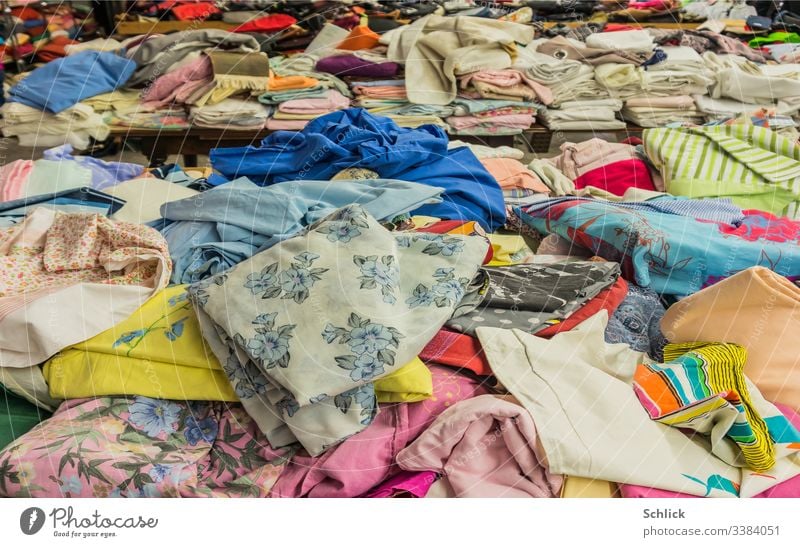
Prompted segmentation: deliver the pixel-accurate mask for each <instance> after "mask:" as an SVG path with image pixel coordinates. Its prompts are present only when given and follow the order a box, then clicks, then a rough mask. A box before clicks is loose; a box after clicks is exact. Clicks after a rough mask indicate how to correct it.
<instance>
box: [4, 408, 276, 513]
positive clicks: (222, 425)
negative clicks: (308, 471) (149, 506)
mask: <svg viewBox="0 0 800 547" xmlns="http://www.w3.org/2000/svg"><path fill="white" fill-rule="evenodd" d="M290 456H291V452H287V451H276V450H273V449H272V448H271V447H270V445H269V443H268V442H267V441H266V439H265V438H264V436H263V435H262V434H261V432H260V431H259V429H258V427H257V426H256V424H255V423H253V421H252V420H251V419H250V418H249V416H247V414H246V413H245V412H244V410H243V409H242V407H241V406H240V405H238V404H233V405H228V404H225V403H196V402H192V403H188V402H179V401H167V400H162V399H150V398H148V397H131V398H125V397H100V398H95V399H75V400H72V401H67V402H65V403H64V404H62V405H61V406H60V407H59V409H58V411H57V412H56V413H55V414H54V415H53V417H52V418H50V419H48V420H46V421H44V422H42V423H41V424H39V425H38V426H36V427H35V428H34V429H32V430H31V431H29V432H28V433H27V434H25V435H23V436H22V437H20V438H18V439H17V440H16V441H15V442H13V443H12V444H10V445H9V446H7V447H6V448H5V449H4V450H2V451H0V496H4V497H9V496H17V497H49V498H62V497H68V498H77V497H87V498H88V497H128V498H139V497H263V496H266V495H268V494H269V492H270V489H271V488H272V485H273V484H274V482H275V480H276V479H277V478H278V476H279V474H280V472H281V471H282V469H283V467H284V464H285V462H286V461H287V458H288V457H290Z"/></svg>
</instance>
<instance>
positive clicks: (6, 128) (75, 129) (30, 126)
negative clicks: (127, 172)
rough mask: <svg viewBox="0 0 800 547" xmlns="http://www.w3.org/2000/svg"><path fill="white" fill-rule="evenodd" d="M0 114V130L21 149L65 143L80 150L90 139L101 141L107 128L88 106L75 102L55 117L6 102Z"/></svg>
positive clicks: (104, 137)
mask: <svg viewBox="0 0 800 547" xmlns="http://www.w3.org/2000/svg"><path fill="white" fill-rule="evenodd" d="M0 111H2V113H3V120H2V121H0V130H2V133H3V136H5V137H17V139H18V141H19V145H20V146H47V147H52V146H60V145H62V144H65V143H69V144H71V145H72V146H73V147H75V148H77V149H80V150H83V149H85V148H87V147H88V146H89V142H90V139H95V140H104V139H106V138H107V137H108V134H109V131H110V130H109V127H108V125H106V123H105V122H104V121H103V117H102V116H100V115H99V114H97V113H95V111H94V110H93V109H92V107H91V106H88V105H86V104H81V103H77V104H76V105H74V106H71V107H70V108H67V109H66V110H63V111H61V112H59V113H58V114H50V113H49V112H43V111H41V110H37V109H35V108H32V107H30V106H27V105H24V104H22V103H17V102H7V103H6V104H4V105H3V106H2V107H1V108H0Z"/></svg>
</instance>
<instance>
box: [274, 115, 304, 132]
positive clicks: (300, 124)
mask: <svg viewBox="0 0 800 547" xmlns="http://www.w3.org/2000/svg"><path fill="white" fill-rule="evenodd" d="M310 121H311V120H275V119H273V118H270V119H268V120H267V123H266V128H267V129H269V130H271V131H300V130H301V129H303V128H304V127H305V126H306V125H307V124H308V122H310Z"/></svg>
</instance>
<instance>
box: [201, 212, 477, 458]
mask: <svg viewBox="0 0 800 547" xmlns="http://www.w3.org/2000/svg"><path fill="white" fill-rule="evenodd" d="M487 247H488V242H487V241H486V240H485V239H483V238H481V237H470V236H455V235H441V234H428V233H419V232H404V233H392V232H389V231H388V230H386V229H385V228H383V227H382V226H381V225H380V224H379V223H378V221H376V220H375V219H374V218H372V217H371V216H369V214H368V213H367V212H366V211H364V209H362V208H361V207H359V206H357V205H350V206H348V207H344V208H342V209H339V210H337V211H336V212H335V213H333V214H331V215H330V216H328V217H326V218H325V219H323V220H321V221H320V222H318V223H316V224H314V225H313V226H311V227H309V228H308V230H307V231H306V232H304V233H302V234H300V235H298V236H297V237H295V238H293V239H290V240H287V241H284V242H283V243H281V244H279V245H277V246H275V247H272V248H270V249H268V250H266V251H263V252H261V253H259V254H257V255H255V256H253V257H252V258H250V259H249V260H247V261H245V262H242V263H241V264H239V265H238V266H235V267H234V268H232V269H230V270H228V271H227V272H225V273H223V274H218V275H216V276H214V277H211V278H209V279H207V280H204V281H202V282H200V283H196V284H194V285H192V286H191V287H190V289H189V293H190V295H191V296H190V298H191V299H192V300H193V302H194V303H195V309H196V310H197V313H198V317H199V319H200V324H201V328H202V330H203V336H204V337H205V338H206V340H207V341H208V342H209V345H210V346H211V347H212V349H213V350H214V352H215V353H216V354H217V357H218V358H219V360H220V362H221V363H223V367H224V369H225V372H226V374H227V375H228V378H229V380H230V381H231V384H232V385H233V387H234V389H235V390H236V394H237V395H238V396H239V398H240V399H241V400H242V404H243V405H244V406H245V408H246V409H247V411H248V413H249V414H250V415H251V416H252V417H253V419H254V420H256V422H257V423H258V424H259V427H261V429H262V431H264V433H265V434H266V435H267V438H268V439H269V441H270V443H271V444H272V445H273V446H274V447H278V446H283V445H285V444H289V443H293V442H297V441H299V442H300V443H301V444H302V445H303V447H304V448H305V449H306V450H307V451H308V452H309V453H310V454H311V455H318V454H320V453H322V452H324V451H325V450H326V449H327V448H329V447H331V446H333V445H334V444H336V443H337V442H339V441H341V440H343V439H345V438H346V437H348V436H350V435H352V434H354V433H357V432H358V431H360V430H362V429H363V428H364V427H366V426H367V425H369V424H370V423H371V422H372V420H373V419H374V417H375V414H376V412H377V404H376V402H375V393H374V388H373V382H374V381H375V380H376V379H378V378H381V377H383V376H386V375H387V374H389V373H390V372H392V371H393V370H396V369H397V368H399V367H401V366H403V365H404V364H406V363H408V362H409V361H410V360H411V359H413V358H414V357H416V356H417V354H418V352H419V351H420V350H421V349H422V348H423V347H424V346H425V344H427V343H428V341H429V340H430V339H431V338H433V336H434V334H435V333H436V331H438V330H439V328H440V327H441V326H442V324H443V323H444V322H445V321H446V320H447V319H448V318H449V317H450V316H451V314H452V313H453V309H454V308H455V306H456V305H457V304H458V303H459V302H460V300H461V298H462V297H463V296H464V292H465V288H466V287H467V285H468V284H469V282H470V281H471V280H472V278H473V276H474V275H475V274H476V272H477V270H478V267H479V266H480V264H481V262H482V261H483V258H484V257H485V255H486V251H487Z"/></svg>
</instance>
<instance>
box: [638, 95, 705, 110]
mask: <svg viewBox="0 0 800 547" xmlns="http://www.w3.org/2000/svg"><path fill="white" fill-rule="evenodd" d="M625 106H626V107H628V108H669V109H671V110H681V109H683V110H691V109H693V108H694V106H695V105H694V99H692V97H690V96H689V95H673V96H671V97H651V96H647V95H645V96H642V97H635V98H633V99H628V100H627V101H625Z"/></svg>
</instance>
